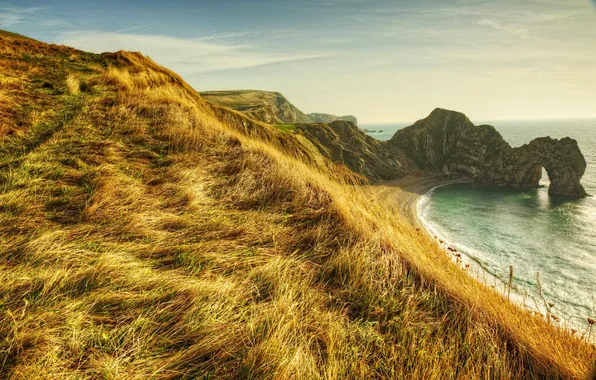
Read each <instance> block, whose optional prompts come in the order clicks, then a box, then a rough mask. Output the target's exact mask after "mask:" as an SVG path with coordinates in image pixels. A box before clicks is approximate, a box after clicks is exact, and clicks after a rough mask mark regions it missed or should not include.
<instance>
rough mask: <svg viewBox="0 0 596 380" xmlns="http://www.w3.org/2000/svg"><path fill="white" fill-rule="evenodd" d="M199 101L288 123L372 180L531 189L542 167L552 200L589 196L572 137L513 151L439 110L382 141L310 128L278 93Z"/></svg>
mask: <svg viewBox="0 0 596 380" xmlns="http://www.w3.org/2000/svg"><path fill="white" fill-rule="evenodd" d="M202 96H203V97H206V99H207V100H208V101H211V102H214V103H216V104H219V105H221V106H224V107H228V108H232V109H235V110H238V111H242V112H243V113H245V114H247V115H248V116H249V117H251V118H254V119H256V120H260V121H265V122H268V123H273V124H278V123H279V124H291V125H292V130H295V131H298V132H300V133H301V134H302V135H304V136H306V137H307V138H308V139H309V140H310V142H311V143H313V144H314V145H315V146H316V147H317V149H318V150H319V152H320V153H321V154H323V155H325V156H326V157H327V158H329V159H331V160H333V161H334V162H337V163H341V164H343V165H346V166H347V167H348V168H349V169H350V170H352V171H353V172H355V173H357V174H361V175H363V176H364V177H366V178H367V179H369V180H372V181H377V180H393V179H399V178H403V177H404V176H407V175H442V174H444V175H450V176H464V177H467V178H470V179H472V180H474V181H477V182H482V183H490V184H498V185H507V186H515V187H523V188H534V187H538V186H539V181H540V178H541V177H542V168H543V167H544V168H545V169H546V171H547V173H548V176H549V179H550V182H551V184H550V187H549V193H550V194H553V195H563V196H570V197H575V198H582V197H585V196H586V195H587V194H586V192H585V190H584V188H583V186H582V185H581V183H580V181H581V178H582V176H583V175H584V172H585V169H586V161H585V159H584V157H583V155H582V153H581V151H580V149H579V147H578V145H577V142H576V141H575V140H573V139H570V138H565V139H561V140H555V139H551V138H540V139H535V140H533V141H532V142H530V143H528V144H526V145H524V146H522V147H519V148H512V147H511V146H510V145H509V144H508V143H507V142H506V141H505V140H504V139H503V137H502V136H501V134H500V133H499V132H497V130H496V129H495V128H494V127H492V126H489V125H481V126H475V125H474V124H473V123H472V122H471V121H470V120H469V119H468V118H467V117H466V115H464V114H463V113H460V112H456V111H450V110H445V109H441V108H437V109H435V110H434V111H433V112H431V114H430V115H429V116H428V117H426V118H425V119H422V120H419V121H417V122H416V123H415V124H414V125H412V126H410V127H407V128H403V129H401V130H399V131H397V132H396V133H395V135H394V136H393V137H392V138H391V139H390V140H389V141H387V142H381V141H377V140H375V139H373V138H372V137H369V136H367V135H366V134H365V133H364V132H363V131H361V130H360V129H359V128H358V127H357V126H356V125H355V123H353V121H352V120H350V119H351V117H344V118H343V119H345V120H343V121H342V120H339V119H336V120H334V118H336V117H334V116H331V115H323V114H316V115H320V116H319V117H318V118H317V121H316V122H313V120H312V115H313V114H310V115H305V114H303V113H302V112H300V111H299V110H298V109H297V108H296V107H294V106H293V105H292V104H291V103H290V102H288V101H287V99H285V98H284V97H283V96H282V95H281V94H279V93H273V92H264V91H231V92H230V91H226V92H208V93H202ZM321 115H323V116H321ZM340 119H341V118H340Z"/></svg>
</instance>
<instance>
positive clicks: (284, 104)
mask: <svg viewBox="0 0 596 380" xmlns="http://www.w3.org/2000/svg"><path fill="white" fill-rule="evenodd" d="M200 94H201V97H202V98H203V99H205V100H207V101H208V102H210V103H213V104H216V105H219V106H222V107H226V108H231V109H233V110H236V111H240V112H242V113H244V114H246V115H247V116H248V117H250V118H252V119H255V120H258V121H262V122H265V123H269V124H296V123H311V122H312V120H311V119H310V118H309V117H308V116H307V115H305V114H304V113H303V112H302V111H300V110H299V109H298V108H296V107H294V105H293V104H292V103H290V102H289V101H288V99H286V98H285V97H284V96H283V95H282V94H280V93H279V92H269V91H256V90H241V91H208V92H201V93H200Z"/></svg>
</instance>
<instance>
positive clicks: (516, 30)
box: [478, 18, 528, 38]
mask: <svg viewBox="0 0 596 380" xmlns="http://www.w3.org/2000/svg"><path fill="white" fill-rule="evenodd" d="M478 25H480V26H484V27H487V28H491V29H494V30H496V31H499V32H505V33H509V34H512V35H514V36H517V37H522V38H527V37H528V30H527V29H526V28H523V27H520V26H511V25H505V24H503V23H501V22H499V21H496V20H493V19H489V18H483V19H480V20H479V21H478Z"/></svg>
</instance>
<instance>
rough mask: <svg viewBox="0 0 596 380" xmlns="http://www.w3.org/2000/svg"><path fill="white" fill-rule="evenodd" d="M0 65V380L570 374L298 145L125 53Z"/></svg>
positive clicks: (575, 353)
mask: <svg viewBox="0 0 596 380" xmlns="http://www.w3.org/2000/svg"><path fill="white" fill-rule="evenodd" d="M0 66H1V67H2V70H1V71H0V73H1V74H0V75H1V76H0V99H2V103H0V104H1V106H0V107H1V108H0V128H1V129H0V139H1V145H0V168H1V171H0V279H1V281H0V377H2V378H15V379H23V378H122V379H134V378H138V379H146V378H197V377H198V378H282V379H283V378H293V379H295V378H299V379H317V378H321V379H322V378H379V377H385V378H399V377H404V376H408V377H413V378H476V377H485V378H524V377H526V378H528V377H537V378H549V377H550V378H557V377H558V378H581V377H584V376H585V375H586V374H587V371H588V370H589V366H590V364H591V361H592V360H593V358H594V349H593V348H592V347H591V346H589V345H587V344H585V343H582V341H581V340H580V339H579V338H576V337H573V336H571V335H570V334H569V333H567V332H565V331H563V330H561V329H558V328H557V327H555V326H554V325H553V324H552V323H551V322H549V321H545V320H544V319H543V318H542V317H538V316H534V315H532V314H531V313H529V312H527V311H524V310H521V309H519V308H517V307H515V306H513V305H512V304H510V303H509V302H508V301H507V300H505V299H504V298H503V297H501V296H499V295H498V293H497V292H495V291H494V290H492V289H490V288H487V287H485V286H482V285H480V284H479V283H478V282H476V281H475V280H473V279H471V278H470V277H469V276H468V275H467V274H466V273H465V271H464V270H463V269H462V268H460V267H458V266H457V265H455V264H453V263H452V262H451V261H450V259H449V258H448V257H447V256H446V255H445V253H444V252H443V251H441V250H440V249H439V247H437V246H436V244H434V243H432V242H430V241H429V240H428V239H427V238H426V237H425V236H424V235H423V234H421V233H420V232H418V231H416V230H415V229H414V228H413V227H410V226H408V225H407V224H405V223H404V222H403V221H402V220H401V219H400V217H399V215H398V207H396V206H395V205H392V204H390V203H387V204H379V203H377V202H376V201H375V199H374V198H373V199H371V197H370V195H368V194H370V193H369V192H368V191H363V190H366V189H362V188H361V187H359V186H354V183H353V182H352V177H351V175H350V174H349V172H348V171H347V170H346V169H345V168H344V167H342V166H340V165H337V164H336V163H333V162H331V161H330V160H329V159H327V158H326V156H325V155H322V154H321V153H320V151H319V149H318V148H317V147H316V146H315V145H313V144H312V143H311V142H310V140H308V139H307V138H306V137H304V136H301V135H299V134H287V133H284V132H283V131H279V130H277V129H275V128H274V127H272V126H270V125H268V124H263V123H259V122H257V121H254V120H251V119H249V118H247V117H246V116H244V115H242V114H240V113H236V112H234V111H230V110H227V109H224V108H221V107H217V106H213V105H211V104H209V103H207V102H205V101H204V100H203V99H202V98H201V96H199V95H198V94H197V93H196V92H195V91H194V90H192V88H190V86H188V85H187V84H186V83H185V82H184V81H183V80H182V79H181V78H180V77H179V76H177V75H176V74H174V73H172V72H170V71H168V70H166V69H164V68H162V67H159V66H158V65H156V64H155V63H153V62H152V61H151V60H149V59H148V58H146V57H143V56H142V55H140V54H137V53H126V52H120V53H115V54H103V55H93V54H87V53H83V52H80V51H76V50H74V49H70V48H66V47H59V46H54V45H46V44H42V43H38V42H34V41H27V42H23V40H19V39H14V38H12V37H10V36H9V37H6V36H1V37H0Z"/></svg>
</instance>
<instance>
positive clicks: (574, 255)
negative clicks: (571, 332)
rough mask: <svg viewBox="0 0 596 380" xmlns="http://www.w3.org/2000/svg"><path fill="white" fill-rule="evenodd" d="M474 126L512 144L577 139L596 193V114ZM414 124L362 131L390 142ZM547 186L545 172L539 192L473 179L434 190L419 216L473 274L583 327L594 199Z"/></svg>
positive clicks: (594, 308) (589, 307) (594, 302)
mask: <svg viewBox="0 0 596 380" xmlns="http://www.w3.org/2000/svg"><path fill="white" fill-rule="evenodd" d="M474 123H475V124H477V125H479V124H490V125H493V126H494V127H495V128H496V129H497V130H498V131H499V132H500V133H501V135H503V138H504V139H505V140H506V141H507V142H509V144H511V145H512V146H514V147H517V146H521V145H523V144H525V143H528V142H530V141H531V140H532V139H534V138H536V137H543V136H550V137H553V138H562V137H566V136H569V137H571V138H573V139H576V140H577V142H578V144H579V147H580V149H581V151H582V153H583V154H584V156H585V158H586V162H587V169H586V173H585V174H584V177H583V178H582V184H583V185H584V187H585V189H586V191H587V192H588V194H593V195H596V119H573V120H535V121H527V120H526V121H514V120H511V121H509V120H508V121H474ZM411 124H412V123H388V124H363V125H360V128H361V129H364V130H365V131H366V133H367V134H369V135H370V136H372V137H374V138H376V139H378V140H388V139H390V138H391V137H392V136H393V134H394V133H395V132H396V131H397V130H398V129H400V128H403V127H405V126H407V125H411ZM548 184H549V180H548V175H547V174H546V171H544V170H543V176H542V180H541V181H540V185H541V186H542V187H540V188H537V189H530V190H527V189H526V190H523V189H515V188H509V187H503V186H488V185H481V184H474V183H460V184H452V185H447V186H443V187H438V188H435V189H433V190H431V191H430V192H429V193H427V194H426V195H425V196H424V197H422V198H421V200H420V201H419V203H418V216H419V218H420V219H421V221H422V222H423V223H424V224H425V226H426V227H427V229H428V230H429V231H430V232H431V233H432V234H433V235H437V236H439V237H440V239H441V240H444V241H445V242H446V243H445V244H446V245H450V246H453V247H455V248H456V249H457V250H458V251H459V252H461V253H462V255H463V261H464V264H465V263H467V264H468V265H470V268H473V269H470V270H473V273H474V275H475V276H477V277H480V278H481V280H483V281H485V282H487V283H488V284H489V285H493V286H495V287H497V288H498V289H500V290H502V291H503V292H505V293H508V292H512V293H513V294H512V295H510V297H512V298H514V300H516V301H517V302H519V303H521V304H523V305H525V306H526V307H528V308H530V309H532V310H535V311H539V312H541V313H544V314H548V315H549V316H550V315H554V316H555V317H551V318H553V319H560V322H558V323H561V324H562V325H564V326H567V327H571V328H575V329H578V330H580V331H583V330H585V329H586V328H587V326H588V323H587V318H588V317H590V318H596V197H588V198H584V199H568V198H563V197H551V196H549V195H548ZM511 272H512V273H513V283H512V290H509V286H508V285H507V284H508V283H509V276H510V273H511ZM551 305H552V306H551ZM547 310H548V311H547Z"/></svg>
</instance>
